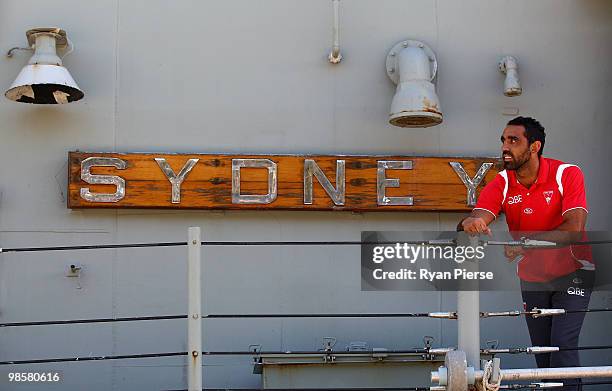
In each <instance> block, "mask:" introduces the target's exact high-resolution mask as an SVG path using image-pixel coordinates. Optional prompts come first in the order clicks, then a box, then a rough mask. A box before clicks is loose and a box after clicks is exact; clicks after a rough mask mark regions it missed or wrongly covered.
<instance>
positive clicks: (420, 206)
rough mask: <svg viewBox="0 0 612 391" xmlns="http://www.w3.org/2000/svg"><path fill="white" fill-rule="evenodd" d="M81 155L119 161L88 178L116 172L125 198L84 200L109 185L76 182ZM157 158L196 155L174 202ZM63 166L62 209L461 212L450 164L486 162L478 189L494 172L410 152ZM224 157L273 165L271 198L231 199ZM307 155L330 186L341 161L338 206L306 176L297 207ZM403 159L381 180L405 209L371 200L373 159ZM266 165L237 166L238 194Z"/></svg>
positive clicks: (74, 161) (74, 156)
mask: <svg viewBox="0 0 612 391" xmlns="http://www.w3.org/2000/svg"><path fill="white" fill-rule="evenodd" d="M89 157H114V158H119V159H121V160H123V161H125V162H126V168H125V169H123V170H120V169H117V168H114V167H92V169H91V173H92V174H94V175H116V176H120V177H122V178H123V179H124V180H125V183H126V186H125V197H124V198H123V199H121V200H120V201H118V202H108V203H106V202H90V201H86V200H85V199H83V198H82V197H81V195H80V189H81V188H85V187H88V188H89V189H90V191H91V192H92V193H114V192H115V191H116V187H115V186H114V185H91V184H87V183H86V182H84V181H83V180H82V179H81V162H82V161H83V160H84V159H86V158H89ZM155 158H165V159H166V160H167V162H168V164H169V165H170V166H171V167H172V169H173V170H174V172H175V173H178V172H179V171H180V170H181V168H182V167H183V166H184V164H185V163H186V162H187V160H188V159H191V158H196V159H199V161H198V163H197V164H196V165H195V167H194V168H193V169H192V171H191V172H190V173H189V174H188V176H187V177H186V178H185V180H184V182H183V183H182V186H181V200H180V203H178V204H177V203H174V204H173V203H172V202H171V184H170V182H169V181H168V179H167V178H166V176H165V175H164V173H163V172H162V170H161V169H160V167H159V166H158V164H157V163H156V162H155V160H154V159H155ZM68 159H69V164H68V169H69V173H68V178H69V180H68V194H69V197H68V207H69V208H166V209H168V208H169V209H285V210H338V211H357V212H366V211H376V212H379V211H468V210H471V207H469V206H468V205H467V188H466V186H465V185H464V184H463V183H462V181H461V179H460V178H459V177H458V176H457V174H456V173H455V171H454V170H453V169H452V167H451V166H450V164H449V162H451V161H456V162H460V163H461V164H462V166H463V167H464V169H465V171H466V172H467V173H468V175H469V176H470V178H472V177H474V175H475V174H476V172H477V170H478V169H479V168H480V166H481V165H482V164H483V163H485V162H491V163H494V166H493V168H492V169H491V170H489V172H488V173H487V175H486V177H485V179H484V180H483V181H482V183H481V184H480V186H479V187H478V190H479V191H480V190H481V189H482V187H483V186H484V185H485V184H486V183H488V182H489V181H491V180H492V179H493V177H494V176H495V174H496V173H497V172H498V170H499V161H498V159H497V158H491V157H469V158H468V157H411V156H348V155H347V156H345V155H336V156H330V155H221V154H164V153H106V152H104V153H95V152H94V153H91V152H88V153H84V152H70V153H69V156H68ZM232 159H269V160H271V161H273V162H275V163H276V166H277V178H278V190H277V193H278V196H277V198H276V200H275V201H273V202H272V203H270V204H256V205H252V204H233V203H232ZM305 159H313V160H315V161H316V163H317V165H318V166H319V167H320V168H321V170H323V172H324V173H325V175H326V177H327V178H328V179H329V181H330V182H331V184H332V185H333V186H334V187H335V186H336V160H345V161H346V173H345V186H346V192H345V194H346V199H345V205H343V206H338V205H334V203H333V201H332V200H331V198H330V197H329V196H328V195H327V193H326V192H325V190H324V189H323V187H322V186H321V185H320V184H319V182H318V180H317V179H316V177H313V203H312V205H304V160H305ZM382 160H410V161H412V165H413V168H412V170H394V169H388V170H387V171H386V178H398V179H399V180H400V187H398V188H387V189H386V196H387V197H403V196H412V197H413V201H414V202H413V205H412V206H406V205H402V206H390V205H378V204H377V162H378V161H382ZM267 186H268V185H267V170H266V169H264V168H242V169H241V194H243V195H248V194H266V193H267Z"/></svg>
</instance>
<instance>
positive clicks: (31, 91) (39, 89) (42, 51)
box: [4, 28, 84, 104]
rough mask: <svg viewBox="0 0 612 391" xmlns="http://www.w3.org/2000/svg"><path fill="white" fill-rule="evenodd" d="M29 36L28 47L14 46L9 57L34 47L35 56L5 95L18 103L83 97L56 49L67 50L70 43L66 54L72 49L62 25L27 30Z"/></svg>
mask: <svg viewBox="0 0 612 391" xmlns="http://www.w3.org/2000/svg"><path fill="white" fill-rule="evenodd" d="M26 36H27V38H28V44H29V48H12V49H11V50H9V52H8V53H7V56H9V57H12V55H13V52H14V51H15V50H32V49H33V50H34V55H32V58H30V61H28V65H26V66H25V67H23V69H22V70H21V72H19V75H18V76H17V79H15V81H14V82H13V84H12V85H11V86H10V87H9V89H8V90H7V91H6V93H5V94H4V95H5V96H6V97H7V98H8V99H10V100H14V101H16V102H22V103H34V104H61V103H69V102H74V101H77V100H79V99H82V98H83V96H84V94H83V91H81V89H80V88H79V86H78V85H77V84H76V82H75V81H74V79H73V78H72V76H71V75H70V72H68V70H67V69H66V68H64V67H63V66H62V60H61V58H60V57H59V56H58V55H57V49H64V50H65V49H66V48H67V47H68V46H70V48H69V49H68V50H67V51H66V53H65V54H64V56H65V55H66V54H69V53H70V52H72V45H69V42H70V41H69V40H68V37H67V36H66V32H65V31H64V30H62V29H60V28H36V29H32V30H28V31H27V32H26Z"/></svg>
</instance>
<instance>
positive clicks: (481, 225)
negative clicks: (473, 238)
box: [461, 217, 491, 236]
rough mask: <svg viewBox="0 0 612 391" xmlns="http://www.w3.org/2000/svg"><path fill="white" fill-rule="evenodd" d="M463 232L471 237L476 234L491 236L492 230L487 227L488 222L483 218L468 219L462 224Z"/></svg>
mask: <svg viewBox="0 0 612 391" xmlns="http://www.w3.org/2000/svg"><path fill="white" fill-rule="evenodd" d="M461 226H462V227H463V230H464V231H465V232H467V233H468V234H470V235H476V234H482V233H484V234H487V235H489V236H490V235H491V229H490V228H489V226H488V225H487V222H486V221H485V219H484V218H482V217H468V218H466V219H465V220H463V221H462V222H461Z"/></svg>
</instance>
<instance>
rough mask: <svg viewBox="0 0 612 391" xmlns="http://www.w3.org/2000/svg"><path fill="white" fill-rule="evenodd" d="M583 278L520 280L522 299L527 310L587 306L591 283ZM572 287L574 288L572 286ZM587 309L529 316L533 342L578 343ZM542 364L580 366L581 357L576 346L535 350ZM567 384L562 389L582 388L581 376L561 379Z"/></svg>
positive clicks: (549, 365) (576, 389)
mask: <svg viewBox="0 0 612 391" xmlns="http://www.w3.org/2000/svg"><path fill="white" fill-rule="evenodd" d="M584 282H585V281H584V280H583V279H580V278H578V279H577V278H576V277H575V276H572V277H571V278H564V279H562V281H561V279H560V280H558V281H554V282H552V283H545V284H534V283H526V282H522V283H521V288H522V294H523V302H524V304H525V308H526V310H531V309H533V308H534V307H537V308H564V309H566V310H574V309H584V308H588V306H589V299H590V298H591V290H590V286H585V285H587V284H585V283H584ZM572 288H573V289H572ZM584 316H585V314H584V313H574V314H564V315H554V316H545V317H542V318H535V319H534V318H532V317H531V316H527V317H526V319H527V327H528V328H529V335H530V337H531V344H532V345H533V346H558V347H560V348H563V347H577V346H578V338H579V336H580V329H581V328H582V322H583V321H584ZM535 359H536V362H537V364H538V367H539V368H559V367H578V366H580V358H579V356H578V351H577V350H571V351H561V352H553V353H546V354H536V355H535ZM558 381H560V382H564V383H566V384H570V385H567V386H565V387H563V388H560V390H563V391H580V390H582V386H581V385H580V379H565V380H558Z"/></svg>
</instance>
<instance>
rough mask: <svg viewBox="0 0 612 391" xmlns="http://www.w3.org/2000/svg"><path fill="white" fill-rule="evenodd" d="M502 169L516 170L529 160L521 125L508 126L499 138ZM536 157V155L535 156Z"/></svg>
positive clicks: (525, 138) (523, 130)
mask: <svg viewBox="0 0 612 391" xmlns="http://www.w3.org/2000/svg"><path fill="white" fill-rule="evenodd" d="M501 142H502V147H501V152H502V160H503V162H504V168H505V169H506V170H518V169H519V168H521V167H522V166H523V165H524V164H525V163H527V162H528V161H529V159H530V158H531V151H530V148H529V140H527V137H525V128H524V127H523V126H522V125H508V126H507V127H506V129H504V132H503V133H502V136H501ZM536 157H537V155H536Z"/></svg>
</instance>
